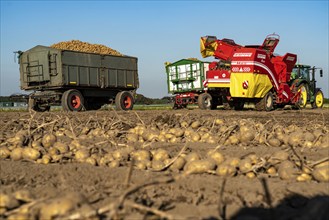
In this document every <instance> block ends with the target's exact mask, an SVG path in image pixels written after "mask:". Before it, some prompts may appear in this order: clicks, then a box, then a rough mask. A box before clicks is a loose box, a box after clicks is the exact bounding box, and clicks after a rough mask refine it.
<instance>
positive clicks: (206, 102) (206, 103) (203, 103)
mask: <svg viewBox="0 0 329 220" xmlns="http://www.w3.org/2000/svg"><path fill="white" fill-rule="evenodd" d="M198 106H199V108H200V109H211V108H212V107H213V106H212V97H211V95H210V94H209V93H202V94H200V95H199V97H198Z"/></svg>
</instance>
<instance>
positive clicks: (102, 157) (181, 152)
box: [0, 109, 329, 219]
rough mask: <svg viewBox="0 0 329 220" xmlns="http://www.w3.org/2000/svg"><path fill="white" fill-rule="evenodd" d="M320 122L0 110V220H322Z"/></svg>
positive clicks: (314, 116) (325, 159)
mask: <svg viewBox="0 0 329 220" xmlns="http://www.w3.org/2000/svg"><path fill="white" fill-rule="evenodd" d="M297 118H298V120H297ZM328 124H329V113H328V111H326V110H321V109H317V110H302V111H293V110H281V111H273V112H270V113H267V112H254V111H242V112H236V111H221V110H218V111H211V112H210V111H201V110H197V109H195V110H187V109H185V110H178V111H167V110H163V111H162V110H159V111H131V112H114V111H113V110H109V111H104V110H102V111H91V112H88V113H86V112H79V113H69V112H59V111H58V112H56V111H51V112H48V113H36V112H33V111H32V112H3V113H0V131H1V132H0V165H1V166H0V219H17V218H23V219H114V218H119V219H190V218H198V219H209V218H211V219H240V218H242V219H244V218H246V217H248V218H257V219H269V218H273V216H277V218H276V217H275V219H287V218H288V217H289V218H299V217H300V216H301V215H302V216H308V217H307V218H309V219H325V218H326V217H327V216H328V210H327V209H326V208H323V207H325V206H326V204H328V200H329V192H328V182H329V178H328V177H329V164H328V163H329V143H328V136H329V134H328V132H329V127H328ZM300 201H303V202H300ZM255 210H260V211H255ZM319 210H322V211H319Z"/></svg>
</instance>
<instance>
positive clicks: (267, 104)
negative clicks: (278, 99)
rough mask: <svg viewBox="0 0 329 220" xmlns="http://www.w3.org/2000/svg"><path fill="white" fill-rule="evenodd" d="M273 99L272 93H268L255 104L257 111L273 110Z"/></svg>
mask: <svg viewBox="0 0 329 220" xmlns="http://www.w3.org/2000/svg"><path fill="white" fill-rule="evenodd" d="M273 106H274V98H273V94H272V92H268V93H267V94H266V95H265V96H264V97H263V98H262V99H260V100H259V101H258V102H257V103H255V108H256V110H258V111H267V112H268V111H271V110H273V109H274V107H273Z"/></svg>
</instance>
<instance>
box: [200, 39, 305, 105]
mask: <svg viewBox="0 0 329 220" xmlns="http://www.w3.org/2000/svg"><path fill="white" fill-rule="evenodd" d="M279 40H280V37H279V36H278V35H276V34H271V35H268V36H267V37H266V38H265V40H264V42H263V44H262V45H247V46H241V45H239V44H236V43H235V42H234V41H233V40H231V39H222V40H218V39H217V38H216V37H214V36H206V37H202V38H201V54H202V56H203V57H204V58H205V57H209V56H214V57H215V58H216V59H219V60H220V61H219V62H213V63H211V66H210V67H214V68H210V70H209V71H208V72H207V73H206V80H205V82H204V84H205V87H206V88H207V89H206V92H205V93H204V94H201V95H200V96H199V100H198V103H199V107H200V108H202V109H207V108H208V109H211V108H214V107H216V104H220V102H223V104H224V106H230V107H234V108H235V109H242V108H243V105H244V103H245V102H253V103H255V107H256V109H258V110H266V111H270V110H272V109H273V108H275V107H283V106H284V105H288V104H289V105H298V103H299V102H300V91H298V88H297V87H296V85H295V84H293V83H292V84H291V83H290V76H291V72H292V69H293V68H294V65H295V63H296V60H297V55H296V54H292V53H286V54H285V55H284V56H278V55H275V54H274V49H275V47H276V46H277V45H278V43H279ZM216 64H217V65H216ZM227 67H228V68H227Z"/></svg>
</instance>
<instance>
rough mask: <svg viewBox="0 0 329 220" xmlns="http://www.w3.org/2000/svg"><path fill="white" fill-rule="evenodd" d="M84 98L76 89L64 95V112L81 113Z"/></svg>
mask: <svg viewBox="0 0 329 220" xmlns="http://www.w3.org/2000/svg"><path fill="white" fill-rule="evenodd" d="M83 103H84V98H83V96H82V94H81V93H80V92H79V91H78V90H76V89H70V90H67V91H65V92H64V93H63V96H62V107H63V110H64V111H76V112H78V111H81V110H82V108H83Z"/></svg>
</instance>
